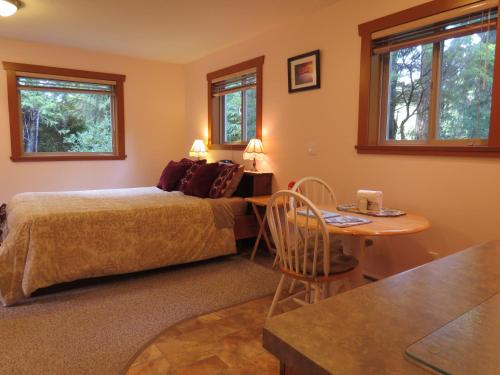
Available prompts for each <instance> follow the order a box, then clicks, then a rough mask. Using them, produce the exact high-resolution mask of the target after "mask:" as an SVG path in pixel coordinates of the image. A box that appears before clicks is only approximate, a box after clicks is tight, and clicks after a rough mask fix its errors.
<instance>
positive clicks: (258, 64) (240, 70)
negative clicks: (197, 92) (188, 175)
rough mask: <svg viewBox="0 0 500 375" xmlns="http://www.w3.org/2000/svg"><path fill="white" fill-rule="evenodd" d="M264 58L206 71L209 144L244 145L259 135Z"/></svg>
mask: <svg viewBox="0 0 500 375" xmlns="http://www.w3.org/2000/svg"><path fill="white" fill-rule="evenodd" d="M263 63H264V57H259V58H256V59H253V60H249V61H245V62H243V63H241V64H237V65H233V66H231V67H228V68H225V69H221V70H218V71H216V72H212V73H209V74H207V80H208V102H209V104H208V108H209V114H208V122H209V134H210V140H209V145H210V147H211V148H222V149H224V148H244V147H245V145H246V144H247V143H248V141H249V140H250V139H252V138H261V129H262V109H261V108H262V65H263Z"/></svg>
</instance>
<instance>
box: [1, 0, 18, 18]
mask: <svg viewBox="0 0 500 375" xmlns="http://www.w3.org/2000/svg"><path fill="white" fill-rule="evenodd" d="M19 5H20V3H19V2H18V1H16V0H0V16H2V17H9V16H12V15H13V14H14V13H16V12H17V9H18V8H19Z"/></svg>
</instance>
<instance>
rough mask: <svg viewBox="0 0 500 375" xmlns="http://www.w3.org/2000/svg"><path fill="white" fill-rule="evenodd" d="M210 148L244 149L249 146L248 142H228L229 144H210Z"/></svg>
mask: <svg viewBox="0 0 500 375" xmlns="http://www.w3.org/2000/svg"><path fill="white" fill-rule="evenodd" d="M208 148H209V149H210V150H244V149H245V148H247V144H246V143H233V144H231V143H227V144H209V145H208Z"/></svg>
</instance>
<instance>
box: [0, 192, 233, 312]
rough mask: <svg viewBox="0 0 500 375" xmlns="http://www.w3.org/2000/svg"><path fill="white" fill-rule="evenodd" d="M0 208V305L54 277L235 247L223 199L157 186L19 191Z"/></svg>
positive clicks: (138, 266) (136, 267)
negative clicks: (0, 225) (0, 238)
mask: <svg viewBox="0 0 500 375" xmlns="http://www.w3.org/2000/svg"><path fill="white" fill-rule="evenodd" d="M7 208H8V211H7V226H6V229H7V235H5V234H4V242H3V243H2V245H1V246H0V301H1V302H2V303H3V304H4V305H11V304H14V303H16V302H17V301H19V300H21V299H23V298H26V297H29V296H30V294H31V293H32V292H34V291H35V290H37V289H39V288H42V287H46V286H49V285H54V284H57V283H61V282H66V281H72V280H77V279H82V278H89V277H98V276H104V275H114V274H122V273H129V272H134V271H140V270H147V269H153V268H158V267H162V266H166V265H172V264H181V263H188V262H192V261H196V260H202V259H208V258H212V257H216V256H220V255H225V254H231V253H234V252H235V251H236V245H235V240H234V232H233V223H234V217H233V214H232V210H231V208H230V207H229V206H228V204H227V202H226V203H224V202H222V201H219V200H210V199H200V198H195V197H189V196H185V195H183V194H182V193H179V192H171V193H167V192H164V191H162V190H160V189H157V188H156V187H148V188H134V189H116V190H92V191H79V192H60V193H23V194H19V195H16V196H15V197H14V198H13V199H12V201H11V202H10V203H9V205H8V207H7Z"/></svg>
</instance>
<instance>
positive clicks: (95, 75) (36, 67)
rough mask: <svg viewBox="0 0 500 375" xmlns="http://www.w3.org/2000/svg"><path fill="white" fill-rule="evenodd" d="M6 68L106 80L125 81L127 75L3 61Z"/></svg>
mask: <svg viewBox="0 0 500 375" xmlns="http://www.w3.org/2000/svg"><path fill="white" fill-rule="evenodd" d="M2 65H3V68H4V69H5V70H7V71H8V70H13V71H16V72H26V73H38V74H49V75H55V76H66V77H74V78H86V79H99V80H104V81H115V82H125V79H126V76H124V75H121V74H111V73H99V72H92V71H88V70H75V69H65V68H54V67H51V66H43V65H30V64H19V63H14V62H8V61H3V62H2Z"/></svg>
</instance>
